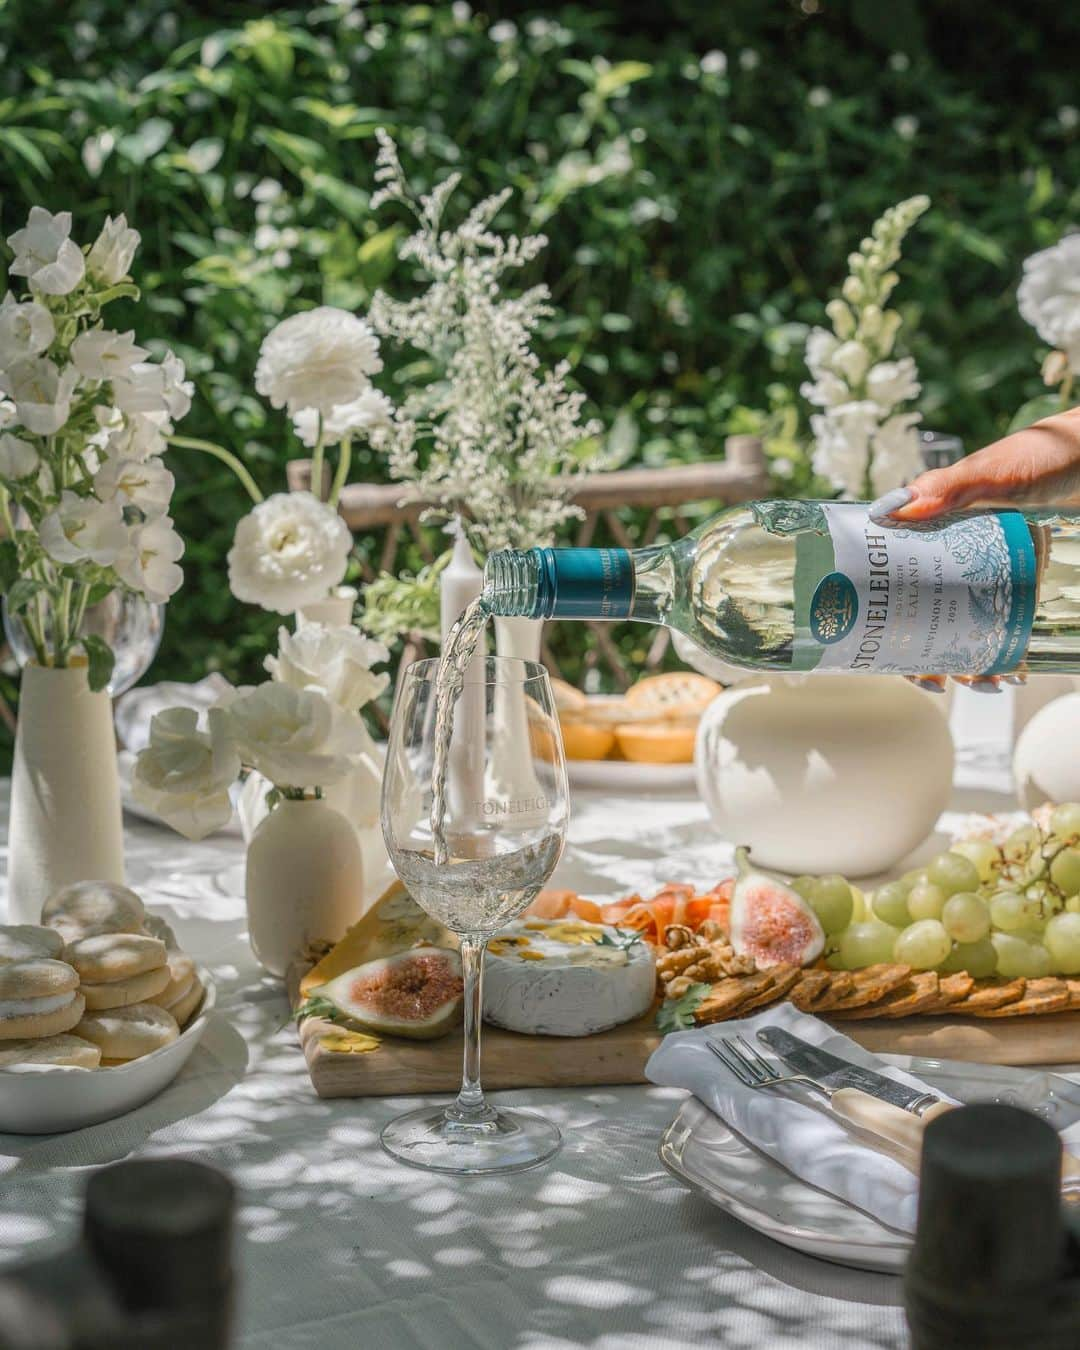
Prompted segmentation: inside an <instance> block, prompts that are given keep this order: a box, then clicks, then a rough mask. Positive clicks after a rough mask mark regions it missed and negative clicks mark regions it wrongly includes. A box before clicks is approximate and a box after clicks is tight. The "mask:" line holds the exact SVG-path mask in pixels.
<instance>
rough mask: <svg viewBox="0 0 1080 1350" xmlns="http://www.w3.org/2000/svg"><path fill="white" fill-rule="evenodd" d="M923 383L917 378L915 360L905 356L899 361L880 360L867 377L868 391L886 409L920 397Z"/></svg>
mask: <svg viewBox="0 0 1080 1350" xmlns="http://www.w3.org/2000/svg"><path fill="white" fill-rule="evenodd" d="M921 389H922V385H921V384H920V383H919V381H918V379H917V378H916V369H915V362H914V360H913V358H912V357H910V356H904V357H902V358H901V359H900V360H899V361H879V362H878V363H877V365H876V366H871V368H870V372H869V374H868V375H867V377H866V392H867V393H868V394H869V395H870V397H871V398H872V399H873V401H874V402H875V403H877V404H878V405H879V406H880V407H881V408H884V409H886V410H888V409H891V408H895V407H896V405H897V404H898V403H906V402H907V401H908V400H909V399H912V398H916V397H918V394H919V392H920V390H921Z"/></svg>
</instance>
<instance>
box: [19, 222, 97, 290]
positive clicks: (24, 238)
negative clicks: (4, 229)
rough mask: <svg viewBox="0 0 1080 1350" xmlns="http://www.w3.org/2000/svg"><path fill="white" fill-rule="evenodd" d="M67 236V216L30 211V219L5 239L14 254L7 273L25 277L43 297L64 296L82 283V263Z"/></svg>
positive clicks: (69, 225) (83, 264) (78, 249)
mask: <svg viewBox="0 0 1080 1350" xmlns="http://www.w3.org/2000/svg"><path fill="white" fill-rule="evenodd" d="M70 234H71V212H70V211H60V212H58V213H57V214H56V215H55V216H54V215H50V213H49V212H48V211H46V210H45V209H44V207H41V206H32V207H31V208H30V219H29V220H28V221H27V222H26V225H25V226H24V227H23V228H22V229H21V230H16V231H15V233H14V234H13V235H11V236H10V237H9V239H8V245H9V247H10V248H11V249H12V250H13V251H14V253H15V257H14V259H13V260H12V263H11V266H10V267H9V268H8V271H9V272H10V273H11V275H12V276H15V277H26V279H27V281H28V282H29V283H30V285H31V286H33V287H34V289H35V290H38V291H41V292H42V294H44V295H67V294H69V293H70V292H71V291H73V290H74V289H75V287H76V286H77V285H78V284H79V282H80V281H82V279H83V274H84V273H85V271H86V263H85V261H84V260H83V255H82V249H80V248H79V246H78V244H76V243H75V242H74V240H72V239H69V238H68V236H69V235H70Z"/></svg>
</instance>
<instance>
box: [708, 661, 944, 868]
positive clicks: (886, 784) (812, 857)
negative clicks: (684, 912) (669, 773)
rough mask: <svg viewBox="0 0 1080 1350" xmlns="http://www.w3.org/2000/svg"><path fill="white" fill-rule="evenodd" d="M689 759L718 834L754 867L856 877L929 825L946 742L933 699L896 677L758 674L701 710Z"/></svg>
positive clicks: (895, 857)
mask: <svg viewBox="0 0 1080 1350" xmlns="http://www.w3.org/2000/svg"><path fill="white" fill-rule="evenodd" d="M941 702H944V700H941ZM695 764H696V766H697V778H698V788H699V790H700V792H701V796H702V799H703V800H704V801H705V803H706V805H707V806H708V808H709V811H710V813H711V815H712V819H713V822H714V824H715V825H716V827H717V829H718V830H719V831H720V833H721V834H722V835H723V836H724V837H725V838H726V839H728V840H730V841H731V842H732V843H733V844H745V845H747V846H748V847H749V848H750V850H751V856H752V857H753V859H754V861H755V862H757V863H760V864H761V865H762V866H764V867H773V868H776V869H778V870H780V871H784V872H793V873H798V872H812V873H817V872H842V873H843V874H844V875H845V876H850V877H862V876H867V875H869V874H871V873H875V872H883V871H886V870H887V869H889V868H890V867H892V866H894V865H895V864H896V863H897V862H899V861H900V859H902V858H903V857H905V856H906V854H908V853H910V852H911V850H912V849H913V848H915V847H916V846H917V845H918V844H920V843H921V842H922V841H923V840H924V839H925V838H926V836H927V835H928V834H929V833H930V832H931V831H932V830H933V828H934V824H935V822H936V821H937V818H938V816H939V815H940V814H941V812H942V811H943V810H944V809H945V807H946V805H947V804H948V801H949V795H950V791H951V788H952V773H953V749H952V739H951V737H950V735H949V728H948V723H947V722H946V719H945V716H944V714H943V711H942V709H941V708H940V707H939V706H938V703H936V702H935V701H934V700H933V699H932V698H930V697H928V696H927V695H925V694H923V693H920V692H919V690H917V689H915V688H914V687H913V686H912V685H910V684H908V683H906V682H905V681H904V680H902V679H899V678H897V677H893V676H872V675H866V676H863V675H857V676H856V675H850V676H847V675H811V676H806V677H802V678H799V677H794V678H792V677H785V676H765V677H761V678H754V679H749V680H744V681H743V682H742V683H740V684H738V685H736V686H734V687H733V688H732V689H729V690H726V691H725V692H724V693H722V694H720V695H719V697H717V698H716V699H714V701H713V702H712V703H711V704H710V705H709V707H708V708H707V709H706V711H705V715H704V716H703V717H702V719H701V727H700V729H699V731H698V737H697V747H696V753H695Z"/></svg>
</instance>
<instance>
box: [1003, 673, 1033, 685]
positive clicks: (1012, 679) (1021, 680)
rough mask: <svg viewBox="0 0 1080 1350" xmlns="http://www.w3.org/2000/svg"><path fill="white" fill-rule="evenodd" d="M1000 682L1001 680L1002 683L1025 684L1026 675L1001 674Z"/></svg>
mask: <svg viewBox="0 0 1080 1350" xmlns="http://www.w3.org/2000/svg"><path fill="white" fill-rule="evenodd" d="M1001 682H1002V684H1027V676H1026V675H1003V676H1002V677H1001Z"/></svg>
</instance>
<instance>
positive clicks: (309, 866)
mask: <svg viewBox="0 0 1080 1350" xmlns="http://www.w3.org/2000/svg"><path fill="white" fill-rule="evenodd" d="M363 892H364V866H363V862H362V860H361V857H360V845H359V843H358V842H357V839H356V831H355V830H354V829H353V827H352V825H351V824H350V823H349V822H348V821H347V820H346V819H345V817H344V816H343V815H342V814H341V813H340V811H335V810H334V808H333V807H332V806H330V804H329V803H328V802H326V801H323V800H315V799H311V800H305V801H284V802H281V803H280V804H279V805H278V806H276V807H275V808H274V810H273V811H271V812H270V814H269V815H268V816H267V817H266V818H265V819H264V820H263V821H262V823H261V824H260V825H259V828H258V829H257V830H256V831H255V834H254V835H253V836H252V840H251V843H250V844H249V845H248V854H247V885H246V897H247V914H248V939H249V941H250V942H251V946H252V950H253V951H254V952H255V955H256V957H257V958H258V960H259V963H260V964H261V965H262V966H264V967H265V968H266V969H267V970H268V971H269V972H270V973H271V975H284V974H285V972H286V971H287V970H288V968H289V965H290V964H291V963H292V962H293V961H295V960H297V958H299V957H300V956H302V955H303V953H304V952H305V950H306V949H307V947H308V946H309V945H310V944H311V943H313V942H319V941H329V942H336V941H337V939H338V938H340V937H341V936H342V935H343V934H344V932H345V929H346V928H348V927H349V925H350V924H352V923H355V922H356V920H357V919H358V918H359V917H360V913H361V909H362V905H363Z"/></svg>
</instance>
